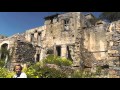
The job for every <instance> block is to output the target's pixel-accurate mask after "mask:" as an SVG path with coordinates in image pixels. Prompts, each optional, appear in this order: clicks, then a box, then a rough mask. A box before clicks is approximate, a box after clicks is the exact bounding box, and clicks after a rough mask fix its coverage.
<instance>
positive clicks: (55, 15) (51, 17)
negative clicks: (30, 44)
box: [44, 14, 59, 20]
mask: <svg viewBox="0 0 120 90" xmlns="http://www.w3.org/2000/svg"><path fill="white" fill-rule="evenodd" d="M58 15H59V14H54V15H51V16H47V17H45V18H44V19H45V20H48V19H53V18H54V17H58Z"/></svg>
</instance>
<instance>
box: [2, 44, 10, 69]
mask: <svg viewBox="0 0 120 90" xmlns="http://www.w3.org/2000/svg"><path fill="white" fill-rule="evenodd" d="M8 58H9V51H8V44H7V43H4V44H2V45H1V48H0V59H1V60H4V67H6V65H7V61H8Z"/></svg>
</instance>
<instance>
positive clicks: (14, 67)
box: [13, 64, 22, 71]
mask: <svg viewBox="0 0 120 90" xmlns="http://www.w3.org/2000/svg"><path fill="white" fill-rule="evenodd" d="M16 66H20V70H22V66H21V65H20V64H17V65H15V66H14V69H13V71H15V68H16Z"/></svg>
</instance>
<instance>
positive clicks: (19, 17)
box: [0, 12, 100, 36]
mask: <svg viewBox="0 0 120 90" xmlns="http://www.w3.org/2000/svg"><path fill="white" fill-rule="evenodd" d="M56 13H63V12H0V34H2V35H5V36H11V35H13V34H16V33H23V32H25V31H26V30H28V29H32V28H35V27H39V26H42V25H44V17H45V16H49V15H53V14H56ZM93 14H94V15H95V16H98V15H99V14H100V12H93Z"/></svg>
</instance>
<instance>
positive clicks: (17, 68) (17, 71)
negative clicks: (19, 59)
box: [15, 66, 21, 74]
mask: <svg viewBox="0 0 120 90" xmlns="http://www.w3.org/2000/svg"><path fill="white" fill-rule="evenodd" d="M15 72H16V74H20V73H21V68H20V66H16V67H15Z"/></svg>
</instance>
